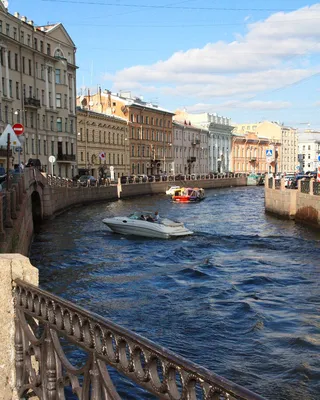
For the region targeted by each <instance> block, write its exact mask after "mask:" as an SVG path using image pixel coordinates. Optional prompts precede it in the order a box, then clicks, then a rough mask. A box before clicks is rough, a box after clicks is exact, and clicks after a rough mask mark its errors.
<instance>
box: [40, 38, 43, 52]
mask: <svg viewBox="0 0 320 400" xmlns="http://www.w3.org/2000/svg"><path fill="white" fill-rule="evenodd" d="M40 51H41V53H43V41H42V40H40Z"/></svg>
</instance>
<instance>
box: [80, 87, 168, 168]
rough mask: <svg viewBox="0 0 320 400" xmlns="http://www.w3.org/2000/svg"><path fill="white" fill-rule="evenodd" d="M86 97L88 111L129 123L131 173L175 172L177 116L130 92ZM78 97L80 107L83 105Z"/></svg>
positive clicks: (106, 92)
mask: <svg viewBox="0 0 320 400" xmlns="http://www.w3.org/2000/svg"><path fill="white" fill-rule="evenodd" d="M83 98H86V99H87V101H88V104H89V109H90V110H93V111H96V112H99V113H103V114H107V115H114V116H118V117H121V118H124V119H126V120H127V123H128V140H129V146H130V174H133V175H134V174H135V175H138V174H147V175H157V174H161V173H165V172H166V173H169V172H170V170H171V169H172V162H173V149H172V118H173V116H174V113H172V112H170V111H168V110H166V109H164V108H162V107H160V106H159V105H157V104H155V103H151V102H146V101H144V100H143V99H142V98H139V97H133V96H132V95H131V92H120V93H117V94H113V93H111V92H110V91H104V92H101V91H99V92H98V93H96V94H94V95H86V96H81V99H82V100H83ZM82 100H80V98H78V100H77V101H78V104H80V103H81V101H82Z"/></svg>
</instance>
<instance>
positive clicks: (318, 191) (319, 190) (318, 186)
mask: <svg viewBox="0 0 320 400" xmlns="http://www.w3.org/2000/svg"><path fill="white" fill-rule="evenodd" d="M313 194H314V195H315V196H320V182H313Z"/></svg>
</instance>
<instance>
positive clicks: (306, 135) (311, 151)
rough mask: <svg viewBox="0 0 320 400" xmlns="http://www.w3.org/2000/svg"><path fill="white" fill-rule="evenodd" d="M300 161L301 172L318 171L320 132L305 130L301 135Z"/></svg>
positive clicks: (299, 145) (299, 146) (299, 144)
mask: <svg viewBox="0 0 320 400" xmlns="http://www.w3.org/2000/svg"><path fill="white" fill-rule="evenodd" d="M298 153H299V155H298V163H297V167H298V166H299V170H300V172H303V171H304V172H308V171H316V170H317V167H318V165H320V162H319V161H318V159H319V155H320V132H317V131H311V130H305V131H304V132H303V133H301V134H300V135H299V143H298Z"/></svg>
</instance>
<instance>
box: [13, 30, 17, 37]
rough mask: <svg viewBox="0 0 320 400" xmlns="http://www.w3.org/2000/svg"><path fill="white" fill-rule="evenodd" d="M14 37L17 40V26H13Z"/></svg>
mask: <svg viewBox="0 0 320 400" xmlns="http://www.w3.org/2000/svg"><path fill="white" fill-rule="evenodd" d="M13 39H14V40H17V28H13Z"/></svg>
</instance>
